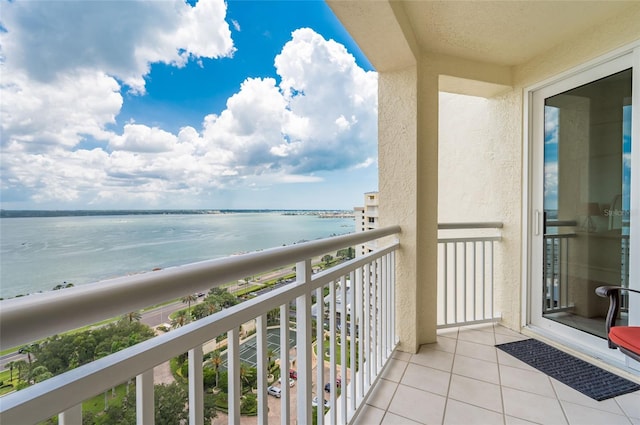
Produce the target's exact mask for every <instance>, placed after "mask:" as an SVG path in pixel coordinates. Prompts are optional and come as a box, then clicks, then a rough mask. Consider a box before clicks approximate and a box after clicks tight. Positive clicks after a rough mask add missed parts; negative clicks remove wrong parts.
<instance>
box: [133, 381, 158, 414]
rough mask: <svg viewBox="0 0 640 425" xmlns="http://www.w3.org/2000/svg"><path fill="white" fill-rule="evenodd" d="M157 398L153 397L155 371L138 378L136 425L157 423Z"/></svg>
mask: <svg viewBox="0 0 640 425" xmlns="http://www.w3.org/2000/svg"><path fill="white" fill-rule="evenodd" d="M155 420H156V418H155V397H154V395H153V369H149V370H147V371H145V372H142V373H141V374H140V375H138V376H136V423H137V424H138V425H147V424H151V425H153V424H154V423H155Z"/></svg>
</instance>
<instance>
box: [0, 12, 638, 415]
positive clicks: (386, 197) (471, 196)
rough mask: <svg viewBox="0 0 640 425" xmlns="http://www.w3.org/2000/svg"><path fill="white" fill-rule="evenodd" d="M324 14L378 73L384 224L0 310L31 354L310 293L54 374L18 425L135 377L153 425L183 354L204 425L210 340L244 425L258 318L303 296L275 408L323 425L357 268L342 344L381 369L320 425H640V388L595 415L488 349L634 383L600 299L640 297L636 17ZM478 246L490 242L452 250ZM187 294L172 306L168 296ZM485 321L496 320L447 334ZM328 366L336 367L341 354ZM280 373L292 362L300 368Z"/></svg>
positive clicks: (12, 403) (18, 401)
mask: <svg viewBox="0 0 640 425" xmlns="http://www.w3.org/2000/svg"><path fill="white" fill-rule="evenodd" d="M328 4H329V5H330V7H331V8H332V10H333V11H334V13H335V14H336V16H337V17H338V18H339V19H340V21H341V22H342V24H343V25H344V27H345V28H346V30H347V31H348V32H349V33H350V34H351V36H352V37H353V38H354V40H355V42H356V43H357V44H358V45H359V47H360V48H361V49H362V51H363V52H364V53H365V55H366V56H367V58H368V59H369V60H370V62H371V63H372V64H373V66H374V67H375V69H376V70H377V72H378V85H379V89H378V90H379V91H378V93H379V98H378V114H379V115H378V138H379V139H378V146H379V149H378V163H379V197H380V198H379V207H378V208H379V223H378V224H379V228H378V229H377V230H372V231H368V232H359V233H357V234H354V235H350V236H347V237H340V238H341V239H338V241H337V242H331V243H329V242H326V243H324V242H312V243H311V244H312V245H302V244H301V245H297V246H294V247H285V248H278V249H276V250H274V251H268V252H263V253H258V254H256V255H248V256H241V258H233V259H224V260H221V261H219V262H216V263H211V264H201V265H199V266H197V267H195V266H194V267H186V268H180V269H175V270H167V271H161V272H155V273H153V274H151V275H150V276H135V277H131V278H128V279H127V280H126V282H119V281H118V282H116V284H114V285H113V287H112V288H111V289H112V290H111V291H110V292H109V293H108V294H104V293H103V292H100V293H97V292H96V293H91V292H90V291H87V290H85V289H83V288H71V289H69V290H66V291H57V292H58V293H55V294H46V295H44V296H43V297H38V298H37V299H34V300H29V301H27V300H23V299H15V300H9V301H8V302H5V303H6V304H5V305H3V309H2V312H1V313H0V314H1V315H2V317H1V323H2V332H1V333H0V338H2V345H3V346H7V345H11V344H16V345H18V344H21V343H24V342H27V341H30V340H32V339H35V338H40V337H42V336H46V335H50V334H53V333H56V332H61V331H63V330H66V329H72V328H74V327H77V326H81V325H86V324H88V323H93V322H94V321H96V320H100V319H102V318H106V317H113V316H116V315H118V314H122V313H124V312H126V311H131V310H135V309H138V308H141V307H143V306H146V305H151V304H154V303H157V302H160V301H162V300H166V299H170V298H172V297H178V296H181V295H182V294H183V293H184V292H191V293H195V292H198V291H201V290H206V289H207V288H208V287H209V285H210V284H211V283H212V282H217V281H218V280H219V281H226V280H228V279H230V278H242V277H243V276H246V275H247V274H248V273H258V272H260V271H264V270H269V269H271V268H275V267H278V266H279V265H280V264H286V262H287V261H291V260H293V261H296V262H297V266H296V273H297V275H298V284H296V285H291V286H290V287H288V288H285V289H283V290H281V291H274V292H272V293H270V294H265V295H264V296H261V297H258V298H256V299H254V300H251V301H249V302H247V303H244V304H242V305H240V306H237V307H234V308H233V309H230V310H229V311H228V312H227V313H225V314H224V315H218V316H215V315H214V316H210V318H209V319H204V320H203V321H201V322H202V323H194V324H191V325H189V326H185V327H183V328H180V329H178V330H176V331H172V332H169V333H167V334H166V335H163V336H162V337H160V338H155V339H154V340H151V341H152V342H150V343H145V344H142V345H140V346H139V347H138V348H136V347H133V348H132V349H127V350H124V351H122V352H119V353H116V354H115V355H112V356H110V357H107V358H105V359H101V360H99V361H97V362H94V364H92V365H91V367H90V368H79V369H77V370H76V371H77V372H75V373H74V374H73V376H72V378H73V379H69V378H70V377H65V379H62V378H59V377H55V378H52V379H50V380H48V381H45V382H44V383H42V384H39V385H37V386H34V387H31V388H28V389H26V390H23V391H21V392H18V393H15V394H13V395H10V396H7V397H5V399H4V400H3V402H2V405H1V406H0V409H2V415H3V416H2V419H3V423H11V420H10V419H12V418H13V419H14V422H15V421H17V419H16V418H22V419H25V418H28V419H29V420H26V419H25V422H37V421H39V420H42V419H44V418H46V417H48V415H51V414H57V413H58V412H63V413H62V414H61V417H62V419H63V422H64V420H65V419H67V420H69V419H68V418H72V419H73V420H74V421H75V422H76V423H79V420H78V418H79V417H80V416H81V413H80V408H79V407H78V406H79V403H80V402H81V401H82V400H83V396H85V395H89V394H93V393H95V392H101V391H104V390H106V389H108V388H110V387H111V386H112V385H115V384H118V383H120V382H123V381H125V380H127V379H129V378H130V377H132V376H136V380H137V385H136V390H137V391H139V394H138V405H137V408H138V411H139V419H138V423H140V424H145V423H150V422H147V420H148V418H149V417H152V415H153V408H154V406H153V386H152V384H153V379H152V377H153V366H155V365H158V364H161V363H162V362H165V361H167V360H168V359H169V358H171V357H172V356H174V355H177V354H180V353H182V352H184V351H188V352H189V358H190V360H191V361H190V367H191V368H192V369H190V370H189V377H190V380H189V381H190V391H191V393H190V394H191V395H190V398H189V400H190V403H191V404H190V406H191V408H190V414H191V415H192V419H191V420H192V422H191V423H195V424H201V423H202V422H203V421H202V417H201V411H202V400H203V397H204V394H202V390H201V388H202V386H201V385H200V383H199V379H200V378H201V376H202V368H201V367H200V366H199V365H200V364H201V359H202V345H203V344H204V343H205V342H206V341H207V340H208V338H209V337H210V335H218V334H220V333H222V332H226V331H228V332H229V340H230V341H231V343H230V347H231V349H232V351H231V355H230V357H229V358H230V359H231V363H230V365H231V366H230V369H229V370H230V376H229V379H230V382H231V383H232V384H231V385H230V388H231V389H232V394H230V407H229V423H239V422H240V419H239V407H238V406H239V404H240V394H239V393H238V392H237V390H235V389H236V388H238V387H239V386H240V385H239V379H240V378H239V374H238V369H239V364H240V361H239V354H238V350H237V348H238V346H237V333H238V332H237V327H238V326H239V325H240V324H241V323H244V322H246V321H247V320H250V319H251V318H256V317H257V318H258V325H257V328H258V334H257V335H258V338H259V340H260V341H262V339H260V338H262V337H261V335H262V334H263V333H266V332H264V331H263V330H262V329H263V324H262V322H263V320H262V317H263V315H265V314H266V312H268V311H270V310H272V309H274V308H278V306H280V309H281V313H282V314H284V315H285V317H288V315H289V311H288V303H289V301H292V300H293V301H295V303H296V305H297V309H296V315H297V318H296V319H297V320H296V322H297V334H296V341H297V354H296V355H297V357H296V361H297V376H298V382H297V384H296V386H295V389H294V390H292V392H291V394H289V390H288V387H287V386H284V387H283V395H282V397H281V398H280V399H278V401H277V403H278V404H277V406H281V417H282V423H288V422H289V420H293V416H290V415H295V417H296V418H297V421H298V423H312V418H311V415H312V412H313V411H314V410H312V409H311V405H312V399H313V396H314V394H316V395H317V394H324V392H323V390H322V388H323V386H324V384H325V383H332V382H335V379H336V377H337V373H338V371H337V369H338V367H337V359H336V358H335V357H331V355H335V354H331V355H330V359H329V360H328V363H327V366H326V367H325V372H326V373H325V374H324V375H323V374H322V373H315V372H317V369H314V363H313V361H312V359H313V356H312V350H311V348H310V347H311V340H312V335H311V324H310V323H311V320H310V304H311V302H310V300H311V295H312V294H318V293H319V295H320V296H319V297H318V298H321V296H322V294H323V293H322V288H324V287H328V288H329V291H330V299H334V298H333V295H331V294H332V293H334V292H335V290H336V288H337V286H335V285H334V282H336V281H341V280H344V279H346V278H347V276H351V275H355V274H357V275H361V276H364V277H367V276H369V277H375V278H376V279H379V280H376V282H374V283H373V284H372V283H371V282H363V283H364V285H363V286H362V287H359V288H355V286H356V285H352V288H351V290H352V291H353V292H355V294H354V300H355V305H356V309H355V313H353V314H355V315H358V316H357V319H358V320H359V322H358V325H359V329H356V327H355V323H356V322H357V320H351V321H350V326H351V327H350V332H349V335H347V334H345V333H342V332H345V331H346V329H345V327H346V323H342V326H340V328H339V329H336V328H335V327H334V326H333V325H332V327H331V329H329V330H328V332H329V333H330V338H329V343H335V341H337V339H338V338H337V335H338V334H339V335H341V338H340V340H341V341H345V340H347V337H351V336H353V337H357V338H362V339H361V340H359V342H360V345H359V346H360V347H367V349H368V353H369V356H367V357H366V359H365V358H364V357H363V355H362V352H363V350H359V351H358V352H357V353H356V350H355V348H354V349H353V350H352V351H351V353H350V355H352V356H353V357H350V358H351V359H352V363H351V364H354V363H355V362H356V361H358V362H360V363H358V364H359V368H358V370H357V372H356V371H354V373H353V376H351V375H348V376H347V377H345V376H344V375H346V374H344V373H343V376H342V378H343V381H342V385H343V390H342V393H341V395H340V397H336V395H337V394H336V392H335V391H332V392H331V393H330V395H329V396H328V399H329V405H330V409H329V410H328V411H327V414H326V416H324V415H323V414H322V413H323V412H319V413H318V417H317V420H318V423H322V420H323V419H325V420H326V422H330V423H365V424H375V423H381V422H382V421H385V423H393V422H395V423H474V421H475V422H481V423H500V424H503V423H515V422H519V423H520V422H522V423H524V422H523V421H527V422H532V423H569V424H579V423H587V422H589V421H594V422H598V423H611V424H614V423H630V422H631V423H633V422H639V421H640V410H638V406H639V405H640V402H639V399H638V397H639V396H638V395H637V393H636V394H631V395H629V396H627V397H617V398H616V399H615V400H612V401H610V402H605V403H600V402H595V401H593V400H591V399H588V398H585V397H583V396H582V395H581V394H579V393H577V392H575V391H573V390H571V389H567V388H566V387H564V386H561V385H559V384H558V383H557V382H555V381H552V380H549V378H548V377H546V375H540V374H539V373H538V372H535V371H533V370H531V368H528V369H527V368H523V367H521V366H518V365H516V364H514V363H513V362H512V361H510V360H508V359H506V358H505V357H503V356H501V355H499V354H497V353H496V350H495V348H494V347H493V345H494V344H496V343H498V342H505V341H510V340H514V339H517V338H521V337H522V334H524V335H526V336H533V337H536V338H542V339H544V340H546V341H548V342H550V343H552V344H555V345H557V346H560V347H562V348H563V349H565V350H570V351H572V352H574V353H575V354H576V355H579V356H582V357H584V358H586V359H589V361H592V362H597V363H599V364H601V365H602V366H603V367H607V368H611V369H613V370H616V371H617V372H618V373H621V374H626V375H628V376H630V377H631V378H632V379H637V376H638V375H637V372H636V371H635V370H634V367H635V365H634V364H633V363H631V362H630V361H629V359H628V358H626V357H624V356H622V355H621V354H620V353H619V352H618V351H617V350H610V349H609V348H608V347H607V341H606V339H604V338H603V335H602V328H603V326H604V324H603V321H602V318H601V317H602V314H603V310H604V309H605V308H606V301H604V300H600V299H597V298H596V297H595V294H594V289H595V287H597V286H598V285H602V284H611V285H619V284H627V285H629V286H630V287H636V289H640V288H638V285H640V262H639V261H637V260H635V261H634V259H637V258H638V255H637V254H633V253H634V252H635V253H638V252H640V197H638V196H632V194H636V193H638V190H637V189H632V188H638V187H640V170H638V165H637V164H640V146H639V145H638V143H639V141H640V108H638V107H636V108H632V105H634V104H635V105H639V104H640V25H639V23H640V3H638V2H634V1H627V2H625V1H594V2H588V1H574V2H535V1H531V2H516V1H514V2H508V1H507V2H504V1H483V2H472V1H461V2H447V1H429V2H427V1H425V2H420V1H402V0H399V1H385V0H383V1H363V0H358V1H344V0H329V1H328ZM452 94H455V95H456V96H453V95H452ZM458 95H460V96H458ZM439 222H440V224H439ZM471 228H472V229H471ZM467 230H473V231H474V232H476V231H477V232H480V234H481V235H480V236H478V235H473V236H462V237H460V236H451V235H442V234H441V233H442V232H445V231H446V232H449V231H457V232H458V231H461V232H463V233H464V232H466V231H467ZM484 232H498V234H497V235H496V234H494V233H489V234H484ZM374 240H378V244H379V247H380V250H379V251H375V252H373V253H372V254H373V256H372V257H361V258H359V259H356V260H354V261H353V262H351V264H353V266H350V265H348V264H346V265H345V266H344V267H345V268H343V269H339V271H338V270H334V271H327V272H326V273H324V272H323V273H318V274H315V275H313V276H311V272H310V267H309V266H310V261H311V258H312V257H313V256H314V255H321V254H323V253H326V252H328V251H329V250H335V249H336V248H340V247H345V246H353V245H362V244H365V243H369V242H372V241H374ZM478 240H481V241H482V248H480V246H479V245H476V242H477V241H478ZM308 246H311V248H307V247H308ZM471 247H473V248H471ZM480 252H481V253H482V254H478V253H480ZM476 254H477V255H478V256H476ZM363 258H366V259H367V260H365V261H363ZM461 258H465V259H470V258H472V259H474V261H473V262H472V261H471V260H468V261H465V262H460V259H461ZM359 261H363V262H362V263H360V262H359ZM472 263H473V264H475V265H476V266H477V268H472V266H471V264H472ZM350 267H351V268H350ZM372 267H373V268H375V270H379V272H375V273H374V272H372V271H371V268H372ZM479 270H482V272H481V273H480V271H479ZM452 276H456V277H455V278H454V281H449V280H448V279H451V277H452ZM462 276H465V279H464V281H465V282H467V280H468V279H467V278H471V281H472V282H473V287H472V288H474V290H473V291H472V290H469V291H468V292H465V291H464V290H463V289H461V288H463V287H464V285H462V287H460V286H456V284H455V283H456V282H459V281H460V279H462ZM473 277H475V279H473ZM176 279H179V280H180V282H181V288H180V289H179V290H177V291H176V290H174V289H172V288H171V285H169V282H171V281H175V280H176ZM443 282H445V283H443ZM447 282H449V283H447ZM345 286H346V285H341V287H342V288H344V287H345ZM331 288H333V289H331ZM362 288H375V290H373V293H372V290H369V291H365V290H362ZM452 288H453V289H452ZM478 288H481V290H478ZM332 291H333V292H332ZM461 293H463V294H464V297H458V295H460V294H461ZM343 299H344V298H343ZM371 300H375V305H372V304H371ZM379 300H380V301H381V302H378V301H379ZM467 300H471V304H467V303H466V301H467ZM343 304H344V303H343ZM72 305H73V306H74V308H73V309H71V307H70V306H72ZM78 305H80V306H82V308H80V309H78V308H75V306H78ZM638 305H640V304H639V303H638V300H636V301H634V300H633V298H631V299H630V300H629V304H628V305H627V307H626V308H625V311H624V317H625V318H627V319H628V321H629V323H639V322H640V308H638ZM71 310H73V312H74V314H73V315H69V314H68V312H69V311H71ZM352 311H353V309H352ZM43 312H44V313H43ZM45 313H46V314H45ZM329 314H330V315H333V314H335V311H334V310H332V309H331V308H330V309H329ZM342 316H346V315H345V314H343V315H342ZM354 318H356V317H355V316H353V317H352V319H354ZM370 319H373V320H375V321H374V322H368V320H370ZM330 323H335V320H330ZM479 323H490V324H489V325H488V328H485V327H477V328H474V329H471V330H469V329H468V328H460V330H458V329H457V328H454V329H455V330H450V331H448V332H445V330H446V329H449V328H450V327H452V326H465V325H470V324H479ZM491 323H497V324H491ZM477 326H480V325H477ZM12 328H17V329H20V332H15V331H12ZM283 340H286V339H284V338H283ZM351 346H352V347H353V346H354V344H351ZM287 351H288V350H283V353H287ZM329 352H330V353H336V349H335V345H334V346H332V348H331V350H330V351H329ZM284 355H285V356H286V354H284ZM341 355H344V356H346V355H347V354H346V350H341ZM259 356H262V357H261V360H259V361H258V365H260V364H264V363H266V360H265V354H259ZM343 360H346V357H343ZM281 361H282V364H288V358H286V357H285V358H282V359H281ZM341 364H346V361H342V362H341ZM259 367H260V366H259ZM260 370H261V369H259V371H260ZM343 372H345V371H343ZM260 373H262V372H260ZM258 382H259V384H258V388H257V392H258V396H259V399H258V412H259V413H258V422H259V423H266V419H265V418H266V416H267V415H268V412H273V409H272V407H273V406H272V402H273V401H274V399H271V400H267V395H266V387H267V384H266V381H263V380H262V375H261V378H259V381H258ZM233 391H236V392H233ZM289 395H291V397H289ZM294 398H295V399H294ZM267 403H268V404H267ZM290 403H291V405H294V406H295V413H293V414H292V413H290V412H292V411H294V410H293V409H292V410H289V407H290Z"/></svg>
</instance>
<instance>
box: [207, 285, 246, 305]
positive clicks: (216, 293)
mask: <svg viewBox="0 0 640 425" xmlns="http://www.w3.org/2000/svg"><path fill="white" fill-rule="evenodd" d="M205 301H207V302H212V303H213V304H215V305H218V306H219V307H220V308H229V307H231V306H234V305H236V304H238V302H239V301H238V298H237V297H236V296H235V295H233V294H230V293H229V291H227V290H226V289H223V288H213V289H211V290H210V291H209V294H208V295H207V298H206V300H205Z"/></svg>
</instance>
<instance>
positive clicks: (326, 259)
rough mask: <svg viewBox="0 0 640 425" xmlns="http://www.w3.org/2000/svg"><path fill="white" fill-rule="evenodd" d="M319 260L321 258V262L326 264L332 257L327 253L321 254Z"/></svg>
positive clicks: (329, 262)
mask: <svg viewBox="0 0 640 425" xmlns="http://www.w3.org/2000/svg"><path fill="white" fill-rule="evenodd" d="M321 260H322V262H323V263H324V265H325V266H328V265H329V264H331V262H332V261H333V257H332V256H331V255H329V254H327V255H325V256H323V257H322V259H321Z"/></svg>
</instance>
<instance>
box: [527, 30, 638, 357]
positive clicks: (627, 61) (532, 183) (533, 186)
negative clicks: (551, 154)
mask: <svg viewBox="0 0 640 425" xmlns="http://www.w3.org/2000/svg"><path fill="white" fill-rule="evenodd" d="M629 67H632V68H633V77H632V86H633V95H632V103H633V105H637V106H636V107H635V108H633V109H632V148H631V156H632V159H631V163H632V164H635V167H634V166H633V165H632V172H631V188H632V189H631V193H632V195H631V214H630V219H631V222H632V223H635V225H632V226H631V230H630V242H631V244H630V252H632V253H634V252H635V253H638V252H640V196H633V193H634V189H635V188H640V166H638V164H640V40H638V41H636V42H634V43H632V44H630V45H627V46H624V47H622V48H620V49H617V50H615V51H613V52H610V53H608V54H606V55H603V56H600V57H598V58H596V59H593V60H591V61H589V62H587V63H584V64H582V65H579V66H576V67H575V68H572V69H570V70H568V71H566V72H563V73H561V74H558V75H556V76H554V77H552V78H549V79H547V80H545V81H542V82H540V83H537V84H535V85H532V86H529V87H526V88H525V89H524V92H523V94H524V96H523V117H524V123H523V149H522V152H523V163H522V164H523V165H522V166H523V187H522V205H523V207H522V236H523V237H522V264H523V267H522V287H521V289H522V305H521V307H522V308H521V312H522V315H521V325H522V327H524V328H527V329H529V330H531V331H533V332H535V333H538V334H540V335H542V336H544V337H547V338H549V339H552V340H554V339H555V340H557V341H559V342H561V343H562V344H564V345H567V346H570V347H573V348H576V349H577V350H579V351H582V352H586V353H588V354H591V355H595V356H596V357H599V358H604V359H606V360H607V361H608V362H612V363H617V364H621V363H622V364H625V365H627V364H628V363H627V359H626V358H625V356H623V355H621V354H620V353H619V350H610V349H608V348H607V344H606V341H605V340H602V339H600V338H598V337H595V336H591V335H588V334H587V333H585V332H582V331H579V330H577V329H572V328H570V327H568V326H564V325H560V324H558V323H555V322H553V321H551V320H549V319H543V318H542V313H541V303H542V297H541V294H540V293H539V291H538V292H536V290H535V285H538V286H539V282H540V281H541V279H542V270H541V267H538V266H537V265H538V264H541V263H538V261H540V260H541V256H542V244H543V237H542V232H543V230H542V229H543V223H542V220H543V214H542V205H543V203H542V201H543V199H542V198H543V195H542V193H543V191H542V188H541V186H542V184H543V183H542V180H540V181H536V180H537V179H538V178H539V177H541V172H542V168H543V160H544V142H543V140H544V134H543V133H544V128H543V124H544V122H543V120H544V113H543V112H542V110H541V109H540V113H536V107H538V108H540V103H538V104H536V103H534V102H535V100H538V102H540V99H541V102H542V104H543V103H544V98H546V97H549V96H552V95H554V94H557V93H561V92H563V91H566V90H570V89H571V88H574V87H577V86H580V85H582V84H587V83H589V82H592V81H595V80H597V79H598V78H602V77H604V76H607V75H611V74H614V73H615V72H617V71H620V70H622V69H627V68H629ZM634 169H635V172H634ZM635 192H636V193H638V194H640V190H638V189H635ZM629 282H630V284H631V285H633V283H634V282H635V285H634V286H636V287H638V288H640V262H638V261H636V262H633V261H630V270H629ZM539 295H540V296H539ZM632 298H636V299H635V300H630V306H631V308H630V311H631V312H632V313H630V317H629V322H630V323H633V324H640V299H638V298H639V297H632Z"/></svg>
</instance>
